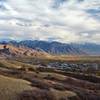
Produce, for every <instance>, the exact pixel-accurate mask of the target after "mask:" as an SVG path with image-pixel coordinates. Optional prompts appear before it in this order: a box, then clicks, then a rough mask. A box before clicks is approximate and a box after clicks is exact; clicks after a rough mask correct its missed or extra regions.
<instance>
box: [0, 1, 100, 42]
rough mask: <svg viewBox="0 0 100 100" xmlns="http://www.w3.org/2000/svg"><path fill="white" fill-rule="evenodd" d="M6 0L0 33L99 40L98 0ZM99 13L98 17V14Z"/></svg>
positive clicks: (38, 37) (14, 35)
mask: <svg viewBox="0 0 100 100" xmlns="http://www.w3.org/2000/svg"><path fill="white" fill-rule="evenodd" d="M2 1H3V0H2ZM79 1H80V0H55V2H54V0H16V1H15V0H5V2H3V3H1V4H0V6H1V7H2V8H4V7H5V8H6V9H1V7H0V9H1V10H0V33H1V34H0V37H3V38H4V37H8V38H16V39H40V40H49V39H51V40H54V41H55V40H56V41H60V42H87V41H89V42H96V43H100V38H99V35H100V16H99V13H96V14H94V13H95V12H88V10H91V9H92V10H93V9H94V11H95V9H98V10H100V8H99V6H100V1H99V0H88V1H87V0H81V1H80V2H79ZM97 16H98V18H97Z"/></svg>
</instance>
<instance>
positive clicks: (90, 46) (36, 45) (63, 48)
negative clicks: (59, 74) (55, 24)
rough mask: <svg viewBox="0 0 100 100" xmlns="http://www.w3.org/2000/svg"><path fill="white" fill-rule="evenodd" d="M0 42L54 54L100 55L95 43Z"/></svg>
mask: <svg viewBox="0 0 100 100" xmlns="http://www.w3.org/2000/svg"><path fill="white" fill-rule="evenodd" d="M0 44H11V45H14V46H17V47H21V46H24V47H28V48H31V49H34V50H37V51H41V52H46V53H49V54H53V55H100V45H99V44H95V43H84V44H77V43H69V44H68V43H60V42H48V41H38V40H24V41H19V42H18V41H12V40H9V41H8V40H7V41H6V40H5V41H4V40H3V41H0Z"/></svg>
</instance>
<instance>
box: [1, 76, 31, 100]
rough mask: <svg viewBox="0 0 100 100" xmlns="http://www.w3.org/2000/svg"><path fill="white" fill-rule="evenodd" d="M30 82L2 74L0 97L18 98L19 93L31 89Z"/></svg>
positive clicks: (13, 99) (7, 99)
mask: <svg viewBox="0 0 100 100" xmlns="http://www.w3.org/2000/svg"><path fill="white" fill-rule="evenodd" d="M31 89H32V87H31V86H30V83H29V82H27V81H25V80H21V79H14V78H9V77H5V76H2V75H0V98H2V100H17V98H18V97H17V95H18V94H20V93H21V92H23V91H24V90H31Z"/></svg>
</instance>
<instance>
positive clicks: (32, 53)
mask: <svg viewBox="0 0 100 100" xmlns="http://www.w3.org/2000/svg"><path fill="white" fill-rule="evenodd" d="M0 54H1V55H0V56H2V57H3V56H4V57H5V56H8V57H10V56H15V57H18V56H29V57H49V54H48V53H46V52H43V51H40V50H38V49H37V50H36V49H31V48H28V47H25V46H19V47H17V46H14V45H3V44H1V45H0Z"/></svg>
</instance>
